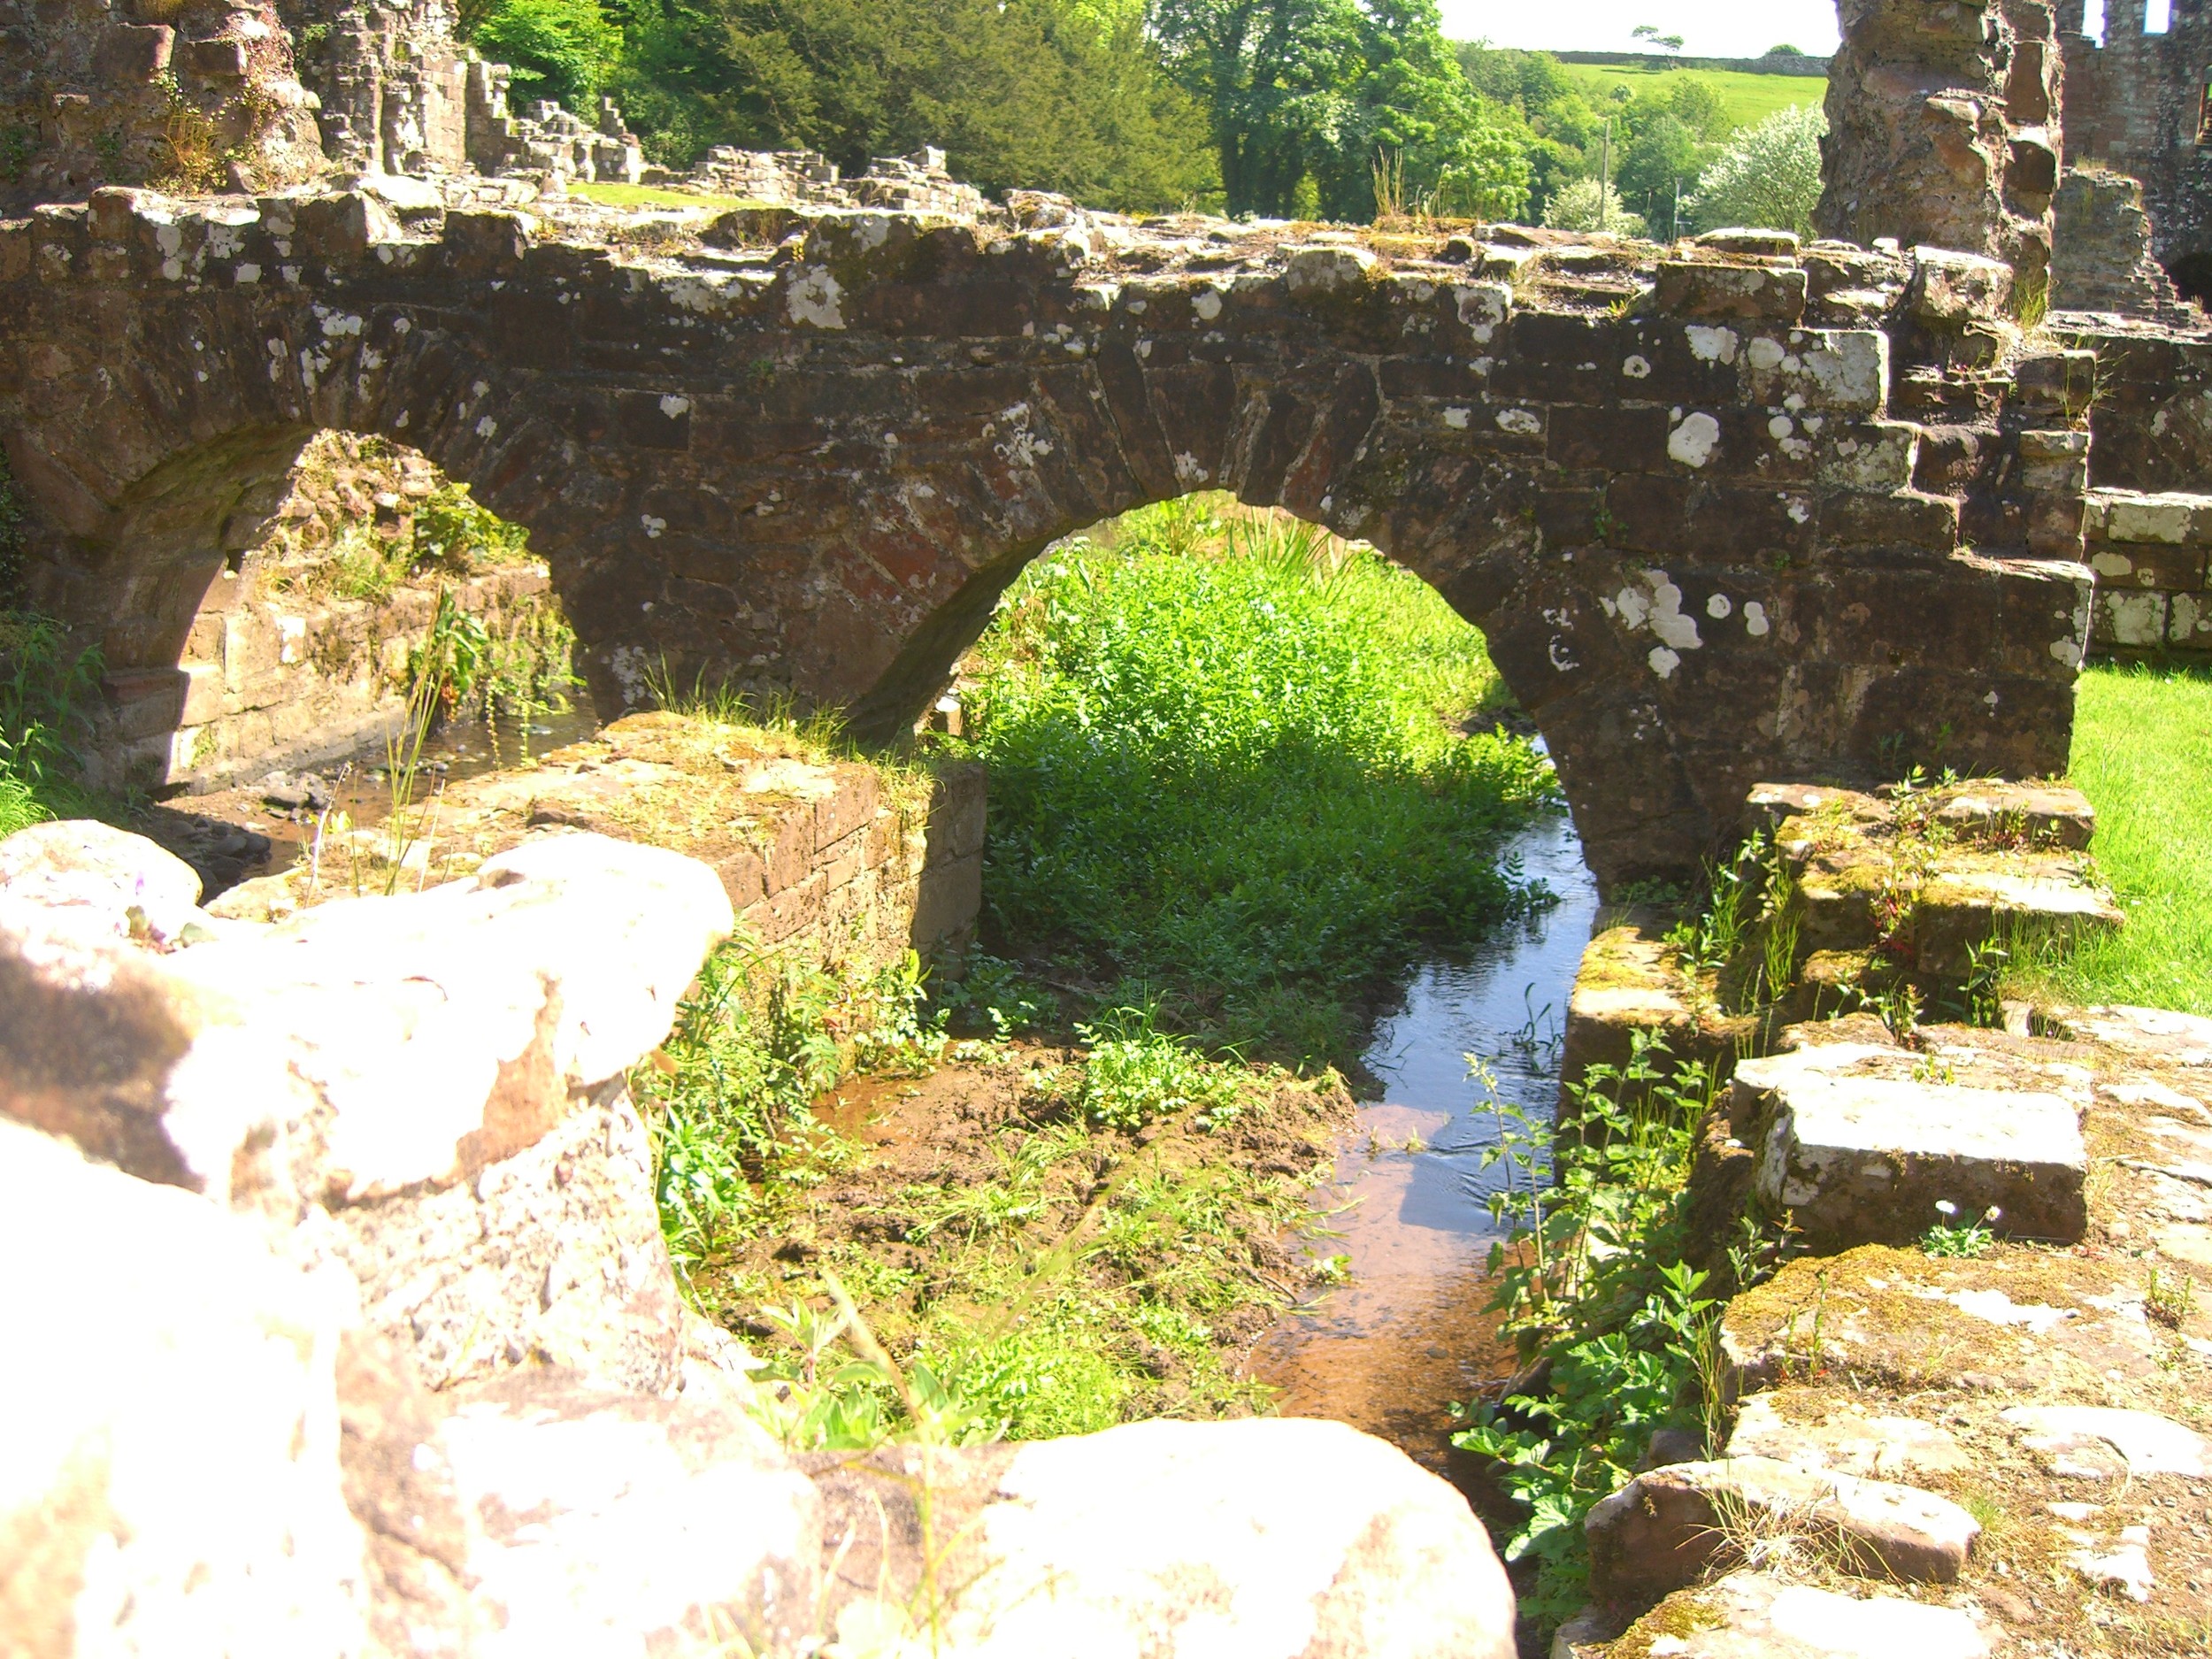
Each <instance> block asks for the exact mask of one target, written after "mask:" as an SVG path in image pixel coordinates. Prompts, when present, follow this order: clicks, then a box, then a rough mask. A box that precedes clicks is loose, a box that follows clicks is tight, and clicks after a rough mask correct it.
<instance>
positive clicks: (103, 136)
mask: <svg viewBox="0 0 2212 1659" xmlns="http://www.w3.org/2000/svg"><path fill="white" fill-rule="evenodd" d="M314 104H315V100H314V99H313V97H312V96H311V95H310V94H309V93H308V92H307V91H306V90H305V88H303V87H302V86H301V85H300V82H299V80H298V77H297V75H296V73H295V72H294V68H293V62H292V42H291V37H290V35H289V34H288V32H287V31H286V29H285V28H284V27H283V25H282V23H281V22H280V20H279V19H278V15H277V12H276V11H275V9H274V7H273V5H271V4H268V0H183V3H182V4H174V3H173V0H134V4H120V5H116V4H108V3H107V0H0V211H22V210H23V209H24V208H26V207H27V206H28V205H30V204H34V203H38V202H57V201H71V200H75V201H81V200H83V199H84V197H85V196H86V194H87V193H88V191H90V190H92V189H94V188H96V187H97V186H99V185H102V184H143V183H147V182H149V181H151V180H160V181H162V182H164V183H165V185H166V186H167V188H178V189H189V190H221V189H273V188H280V187H282V186H285V185H288V184H291V183H295V182H296V181H298V180H302V179H304V178H307V177H310V176H311V175H312V174H313V173H316V172H317V171H318V170H319V168H320V166H321V164H322V153H321V146H320V142H319V138H318V135H317V132H316V127H315V117H314Z"/></svg>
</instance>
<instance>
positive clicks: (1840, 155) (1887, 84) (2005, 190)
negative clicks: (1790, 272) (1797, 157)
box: [1815, 0, 2062, 280]
mask: <svg viewBox="0 0 2212 1659" xmlns="http://www.w3.org/2000/svg"><path fill="white" fill-rule="evenodd" d="M1839 11H1840V12H1841V14H1842V25H1843V44H1842V46H1841V48H1840V49H1839V50H1838V51H1837V53H1836V56H1835V59H1834V61H1833V63H1832V65H1831V67H1830V71H1829V81H1828V100H1827V111H1828V126H1829V134H1828V136H1827V137H1826V138H1825V139H1824V140H1823V141H1822V150H1823V156H1824V167H1823V175H1824V178H1823V188H1822V192H1821V199H1820V206H1819V210H1818V211H1817V212H1816V215H1815V222H1816V224H1817V225H1818V226H1819V227H1820V230H1821V232H1822V234H1824V235H1828V236H1838V237H1843V238H1847V239H1848V240H1850V241H1854V242H1863V243H1870V242H1874V241H1875V240H1876V239H1878V238H1880V237H1893V238H1895V239H1896V240H1897V241H1898V242H1901V243H1902V244H1904V245H1906V246H1908V247H1909V246H1911V245H1913V244H1915V243H1920V242H1925V243H1930V244H1932V245H1933V246H1936V247H1939V248H1949V249H1955V250H1960V251H1962V252H1966V253H1972V254H1979V255H1983V256H1985V257H1990V258H1994V259H1999V260H2001V261H2003V262H2004V263H2005V264H2007V265H2011V266H2012V267H2013V268H2014V269H2015V270H2016V271H2017V272H2019V273H2023V275H2024V276H2025V277H2027V278H2029V279H2030V280H2039V279H2040V275H2041V273H2043V272H2044V271H2046V270H2047V268H2048V266H2049V264H2050V252H2051V196H2052V193H2053V192H2054V191H2055V189H2056V188H2057V187H2058V172H2059V150H2060V141H2059V128H2058V119H2059V104H2060V89H2059V88H2060V76H2061V73H2062V66H2061V64H2060V60H2059V53H2058V50H2057V42H2056V38H2055V31H2054V27H2053V22H2052V17H2051V12H2050V9H2049V7H2048V6H2047V5H2046V4H2043V3H2042V0H1841V4H1840V6H1839Z"/></svg>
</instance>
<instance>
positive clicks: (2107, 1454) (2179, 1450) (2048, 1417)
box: [2004, 1405, 2212, 1480]
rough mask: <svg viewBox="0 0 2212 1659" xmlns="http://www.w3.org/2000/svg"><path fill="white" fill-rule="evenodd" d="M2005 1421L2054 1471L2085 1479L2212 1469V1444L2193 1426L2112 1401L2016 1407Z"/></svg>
mask: <svg viewBox="0 0 2212 1659" xmlns="http://www.w3.org/2000/svg"><path fill="white" fill-rule="evenodd" d="M2004 1417H2005V1421H2006V1422H2007V1423H2008V1424H2010V1425H2012V1426H2013V1427H2014V1428H2016V1429H2017V1430H2018V1431H2019V1432H2020V1436H2021V1440H2022V1442H2023V1444H2024V1445H2025V1446H2026V1447H2027V1448H2028V1449H2029V1450H2030V1451H2032V1452H2036V1453H2038V1454H2039V1455H2042V1456H2043V1458H2044V1459H2045V1461H2046V1463H2047V1465H2048V1466H2049V1468H2050V1471H2051V1472H2052V1473H2053V1474H2055V1475H2064V1476H2072V1477H2075V1478H2077V1479H2090V1480H2108V1479H2116V1478H2117V1479H2139V1478H2141V1477H2145V1476H2150V1475H2179V1476H2181V1477H2182V1478H2183V1479H2188V1480H2202V1479H2205V1478H2206V1476H2207V1475H2208V1474H2212V1445H2208V1443H2207V1442H2206V1440H2205V1438H2204V1436H2202V1435H2201V1434H2199V1433H2198V1432H2196V1431H2195V1430H2194V1429H2192V1428H2189V1427H2187V1426H2185V1425H2183V1424H2179V1423H2177V1422H2175V1421H2174V1420H2173V1419H2172V1418H2171V1417H2161V1416H2159V1415H2158V1414H2157V1413H2156V1412H2154V1411H2129V1410H2124V1409H2118V1408H2116V1407H2111V1406H2073V1405H2064V1406H2015V1407H2013V1408H2011V1409H2009V1410H2008V1411H2007V1412H2006V1413H2005V1414H2004Z"/></svg>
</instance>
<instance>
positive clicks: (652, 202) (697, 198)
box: [568, 183, 761, 213]
mask: <svg viewBox="0 0 2212 1659" xmlns="http://www.w3.org/2000/svg"><path fill="white" fill-rule="evenodd" d="M568 193H569V194H570V195H571V196H580V197H581V198H582V199H583V200H585V201H587V202H597V203H599V204H601V205H602V206H604V207H679V208H681V207H688V208H709V209H711V210H712V211H715V212H718V213H726V212H728V211H730V210H731V209H732V208H737V207H758V206H760V205H761V204H759V203H758V202H749V201H748V200H746V199H745V198H744V197H743V196H712V195H707V194H703V193H702V194H698V195H694V194H693V193H692V192H690V191H688V190H664V189H661V188H658V187H657V186H655V185H650V184H578V183H571V184H570V185H569V187H568Z"/></svg>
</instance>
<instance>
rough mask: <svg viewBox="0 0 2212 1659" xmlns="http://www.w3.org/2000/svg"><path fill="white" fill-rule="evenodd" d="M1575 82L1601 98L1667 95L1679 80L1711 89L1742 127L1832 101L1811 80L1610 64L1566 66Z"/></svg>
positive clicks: (1816, 80)
mask: <svg viewBox="0 0 2212 1659" xmlns="http://www.w3.org/2000/svg"><path fill="white" fill-rule="evenodd" d="M1560 66H1561V67H1562V68H1563V69H1564V70H1565V71H1566V72H1567V73H1568V75H1569V76H1571V78H1572V79H1574V80H1576V81H1581V82H1583V83H1585V84H1586V85H1588V86H1589V87H1591V88H1592V89H1593V90H1594V91H1595V92H1597V93H1598V94H1599V95H1601V96H1609V95H1610V94H1611V92H1612V90H1613V88H1615V87H1617V86H1620V87H1626V88H1628V89H1629V90H1630V91H1631V92H1633V93H1648V92H1663V91H1664V90H1665V89H1666V83H1667V82H1668V81H1670V80H1671V78H1673V77H1675V76H1682V77H1684V78H1686V79H1688V80H1692V81H1709V82H1710V83H1711V85H1712V87H1713V88H1714V89H1715V90H1716V91H1717V92H1718V93H1719V94H1720V96H1721V97H1722V98H1723V100H1724V101H1725V103H1726V104H1727V105H1728V118H1729V119H1730V120H1732V121H1733V122H1734V123H1735V124H1736V125H1737V126H1739V127H1750V126H1753V125H1755V123H1757V122H1759V121H1762V120H1764V119H1766V118H1767V117H1768V116H1770V115H1771V114H1773V113H1774V111H1777V110H1781V109H1786V108H1788V107H1789V106H1790V105H1791V104H1818V103H1819V102H1820V101H1821V100H1822V99H1824V98H1825V97H1826V96H1828V82H1827V81H1825V80H1824V79H1821V78H1817V77H1815V76H1812V75H1752V74H1746V73H1742V72H1741V71H1740V70H1733V69H1645V68H1630V67H1627V66H1626V65H1611V64H1563V65H1560Z"/></svg>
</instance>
